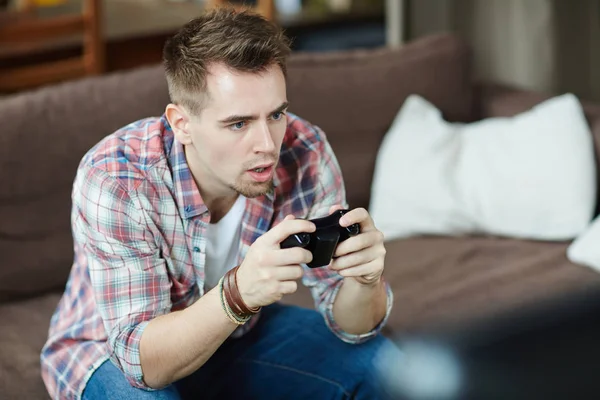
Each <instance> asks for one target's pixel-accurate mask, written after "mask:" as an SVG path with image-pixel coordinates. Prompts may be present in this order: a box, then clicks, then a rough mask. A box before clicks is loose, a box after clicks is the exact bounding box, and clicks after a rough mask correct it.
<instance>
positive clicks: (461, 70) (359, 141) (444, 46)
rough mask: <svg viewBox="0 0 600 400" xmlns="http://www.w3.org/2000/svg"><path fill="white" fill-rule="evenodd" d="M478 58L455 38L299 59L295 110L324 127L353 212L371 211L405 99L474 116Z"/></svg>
mask: <svg viewBox="0 0 600 400" xmlns="http://www.w3.org/2000/svg"><path fill="white" fill-rule="evenodd" d="M470 62H471V56H470V51H469V49H468V47H467V46H466V45H465V43H464V42H463V41H461V40H460V39H458V38H457V37H456V36H453V35H450V34H440V35H435V36H429V37H424V38H422V39H419V40H416V41H414V42H411V43H409V44H406V45H405V46H404V47H402V48H400V49H397V50H389V49H379V50H375V51H373V50H367V51H353V52H340V53H330V54H297V55H296V57H294V58H293V59H292V60H291V62H290V64H289V79H288V82H289V83H288V100H289V102H290V110H291V111H293V112H295V113H296V114H298V115H300V116H301V117H303V118H305V119H307V120H309V121H310V122H312V123H314V124H316V125H319V126H320V127H321V128H322V129H323V130H324V132H325V134H326V135H327V137H328V139H329V141H330V142H331V145H332V147H333V149H334V151H335V153H336V155H337V158H338V160H339V162H340V165H341V168H342V173H343V175H344V179H345V183H346V191H347V198H348V202H349V204H350V206H351V207H368V205H369V198H370V188H371V180H372V177H373V171H374V168H375V158H376V155H377V150H378V148H379V145H380V143H381V140H382V139H383V136H384V135H385V133H386V132H387V130H388V128H389V127H390V125H391V123H392V121H393V119H394V118H395V116H396V114H397V113H398V111H399V109H400V107H401V105H402V104H403V103H404V100H405V99H406V98H407V97H408V95H409V94H419V95H421V96H423V97H425V98H426V99H428V100H429V101H430V102H432V103H433V104H435V105H436V106H437V107H438V108H439V109H440V110H441V111H442V113H443V114H444V117H445V118H447V119H448V120H451V121H469V120H471V119H472V118H473V100H472V85H471V84H472V80H471V67H470Z"/></svg>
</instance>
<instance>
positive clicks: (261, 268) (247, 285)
mask: <svg viewBox="0 0 600 400" xmlns="http://www.w3.org/2000/svg"><path fill="white" fill-rule="evenodd" d="M314 231H315V225H314V224H313V223H312V222H310V221H307V220H303V219H294V217H293V216H291V215H288V216H287V217H285V219H284V220H283V221H282V222H281V223H279V224H278V225H277V226H275V227H273V228H271V229H270V230H269V231H268V232H266V233H265V234H264V235H262V236H261V237H259V238H258V239H256V241H255V242H254V243H253V244H252V246H250V249H249V250H248V253H247V254H246V258H245V259H244V261H243V262H242V264H241V265H240V268H239V269H238V271H237V280H238V287H239V289H240V294H241V296H242V299H243V300H244V302H245V303H246V305H247V306H248V307H250V308H256V307H262V306H267V305H269V304H272V303H274V302H276V301H279V300H281V298H282V297H283V295H284V294H291V293H294V292H295V291H296V290H297V289H298V284H297V282H296V281H297V280H298V279H300V278H301V277H302V274H303V269H302V267H301V266H300V264H305V263H309V262H310V261H311V260H312V254H311V253H310V251H308V250H306V249H303V248H301V247H293V248H289V249H281V248H280V247H279V244H280V243H281V242H282V241H283V240H285V239H286V238H287V237H288V236H289V235H292V234H295V233H300V232H314Z"/></svg>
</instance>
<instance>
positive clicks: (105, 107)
mask: <svg viewBox="0 0 600 400" xmlns="http://www.w3.org/2000/svg"><path fill="white" fill-rule="evenodd" d="M167 102H168V92H167V87H166V81H165V79H164V77H163V72H162V68H161V67H158V66H154V67H150V68H142V69H139V70H136V71H130V72H125V73H119V74H114V75H111V76H108V77H98V78H89V79H84V80H82V81H73V82H68V83H65V84H61V85H56V86H51V87H46V88H42V89H38V90H35V91H31V92H26V93H22V94H18V95H13V96H8V97H5V98H2V99H0V118H1V119H2V120H3V121H6V123H5V124H4V126H3V129H2V132H1V133H0V221H2V223H1V225H0V254H2V255H3V256H2V261H1V262H0V301H2V300H6V299H7V298H10V297H14V296H19V295H28V294H32V293H37V292H39V291H43V290H49V289H53V288H57V287H59V286H61V285H63V284H64V282H65V279H66V276H67V274H68V271H69V268H70V266H71V262H72V247H73V245H72V240H71V230H70V223H69V222H70V221H69V218H70V217H69V212H70V193H71V185H72V182H73V178H74V175H75V170H76V168H77V164H78V162H79V160H80V159H81V157H82V156H83V154H84V153H85V152H86V151H87V150H88V149H89V148H90V147H91V146H93V145H94V144H95V143H96V142H98V141H99V140H100V139H101V138H102V137H104V136H106V135H108V134H110V133H111V132H112V131H114V130H115V129H117V128H119V127H121V126H122V125H124V124H127V123H129V122H132V121H134V120H136V119H139V118H143V117H147V116H150V115H160V114H161V113H162V112H163V110H164V107H165V105H166V104H167Z"/></svg>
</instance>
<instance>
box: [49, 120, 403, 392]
mask: <svg viewBox="0 0 600 400" xmlns="http://www.w3.org/2000/svg"><path fill="white" fill-rule="evenodd" d="M274 184H275V187H274V190H273V191H272V192H271V193H268V194H267V195H264V196H261V197H258V198H253V199H248V201H247V203H246V209H245V213H244V216H243V221H242V234H241V243H240V248H239V261H240V262H241V260H243V258H244V256H245V254H246V252H247V251H248V248H249V246H250V245H251V244H252V243H253V242H254V241H255V240H256V239H257V238H258V237H259V236H260V235H262V234H263V233H265V232H266V231H268V230H269V229H270V227H271V226H272V225H274V224H276V223H278V222H279V221H281V220H282V219H283V218H284V217H285V215H287V214H294V215H295V216H296V217H297V218H314V217H321V216H324V215H327V214H328V213H329V208H330V206H332V205H335V204H342V205H343V206H345V207H347V204H346V200H345V190H344V184H343V180H342V175H341V171H340V168H339V165H338V163H337V160H336V158H335V156H334V154H333V152H332V149H331V148H330V146H329V143H328V142H327V140H326V137H325V135H324V133H323V132H322V131H321V130H320V129H319V128H318V127H316V126H313V125H311V124H309V123H308V122H306V121H304V120H302V119H300V118H299V117H297V116H295V115H293V114H291V113H290V114H288V125H287V130H286V133H285V136H284V140H283V143H282V147H281V154H280V159H279V163H278V165H277V168H276V171H275V176H274ZM72 200H73V207H72V215H71V218H72V221H71V222H72V232H73V237H74V251H75V257H74V264H73V266H72V269H71V273H70V276H69V279H68V282H67V285H66V288H65V292H64V294H63V297H62V298H61V300H60V302H59V304H58V306H57V308H56V310H55V313H54V315H53V317H52V320H51V323H50V329H49V335H48V339H47V342H46V344H45V346H44V348H43V350H42V353H41V365H42V377H43V379H44V382H45V385H46V387H47V389H48V392H49V394H50V395H51V397H52V398H54V399H59V398H60V399H79V398H81V395H82V393H83V390H84V388H85V384H86V382H87V380H88V379H89V378H90V376H91V375H92V373H93V372H94V371H95V370H96V369H97V368H98V367H99V366H100V365H101V364H102V363H103V362H104V361H106V360H108V359H110V360H111V361H112V362H114V363H115V364H116V365H117V366H118V367H119V368H120V369H121V370H122V371H123V373H124V375H125V376H126V378H127V379H128V381H129V382H130V383H131V384H132V385H133V386H135V387H139V388H143V389H147V390H151V389H150V388H148V387H147V386H146V385H145V384H144V381H143V376H142V369H141V366H140V352H139V344H140V338H141V335H142V333H143V331H144V328H145V327H146V325H147V324H148V322H149V321H150V320H151V319H153V318H155V317H157V316H160V315H162V314H165V313H169V312H170V311H174V310H179V309H183V308H185V307H188V306H190V305H191V304H192V303H194V302H195V301H196V300H197V299H198V298H199V297H200V296H202V295H203V291H204V289H203V288H204V277H205V271H204V265H205V257H206V256H205V248H206V240H205V235H204V233H205V231H206V228H207V226H208V224H209V215H208V210H207V208H206V206H205V205H204V203H203V202H202V199H201V197H200V193H199V191H198V189H197V186H196V184H195V182H194V179H193V177H192V174H191V172H190V170H189V168H188V165H187V163H186V159H185V155H184V151H183V146H182V145H181V144H180V143H179V142H177V141H176V140H175V139H174V136H173V133H172V131H171V128H170V126H169V125H168V122H167V120H166V118H165V117H164V115H163V116H162V117H153V118H147V119H143V120H140V121H137V122H134V123H132V124H129V125H127V126H125V127H123V128H122V129H120V130H118V131H117V132H115V133H113V134H111V135H109V136H107V137H106V138H104V139H103V140H102V141H100V142H99V143H98V144H97V145H95V146H94V147H93V148H92V149H91V150H90V151H89V152H88V153H87V154H86V155H85V156H84V157H83V159H82V161H81V163H80V165H79V168H78V171H77V175H76V178H75V181H74V185H73V192H72ZM305 271H306V272H305V275H304V277H303V279H302V282H303V284H304V285H306V286H307V287H308V288H310V290H311V293H312V296H313V298H314V301H315V306H316V309H317V310H318V311H319V312H320V313H321V314H322V315H323V317H324V319H325V322H326V324H327V326H328V327H329V328H330V329H331V331H332V332H333V333H334V334H336V335H337V336H338V337H339V338H340V339H341V340H344V341H346V342H349V343H359V342H362V341H365V340H367V339H368V338H370V337H372V336H374V335H375V334H376V333H377V332H379V330H380V329H381V328H382V327H383V325H384V324H385V322H386V321H387V318H388V316H389V313H390V309H391V304H392V292H391V290H390V288H389V286H388V285H387V284H386V286H387V290H388V310H387V314H386V317H385V319H384V321H383V322H382V323H381V324H380V325H379V326H378V327H376V328H375V329H374V330H373V331H372V332H369V333H366V334H364V335H352V334H348V333H346V332H344V331H343V330H342V329H340V327H339V326H338V325H337V324H336V322H335V320H334V318H333V312H332V305H333V301H334V299H335V297H336V294H337V291H338V290H339V288H340V284H341V282H342V280H341V279H342V278H341V276H340V275H338V274H336V273H334V272H332V271H331V270H329V269H327V268H318V269H309V268H305ZM259 315H260V314H259ZM255 322H256V317H255V318H253V320H251V322H249V323H247V324H246V325H243V326H241V327H240V328H238V330H237V331H236V333H238V334H244V333H245V332H246V331H248V330H249V329H251V328H252V326H253V325H254V323H255Z"/></svg>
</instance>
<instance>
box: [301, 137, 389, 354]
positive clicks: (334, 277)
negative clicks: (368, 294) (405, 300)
mask: <svg viewBox="0 0 600 400" xmlns="http://www.w3.org/2000/svg"><path fill="white" fill-rule="evenodd" d="M315 129H316V130H317V133H318V134H319V136H320V141H319V143H320V152H319V155H320V157H319V162H318V163H316V164H315V168H316V171H314V174H315V175H314V176H316V177H318V178H317V179H318V183H317V190H316V193H315V201H314V203H313V205H312V207H311V209H310V212H309V214H308V218H310V219H312V218H320V217H323V216H326V215H328V214H329V209H330V208H331V207H332V206H334V205H338V204H340V205H342V206H343V207H344V208H348V207H349V206H348V203H347V201H346V189H345V186H344V180H343V177H342V172H341V168H340V166H339V164H338V161H337V159H336V157H335V154H334V153H333V149H332V148H331V145H330V144H329V142H328V141H327V139H326V137H325V134H324V133H323V132H322V131H321V130H320V129H319V128H318V127H315ZM342 282H343V277H342V276H341V275H339V274H338V273H336V272H335V271H332V270H330V269H329V268H308V267H305V274H304V277H303V283H304V285H305V286H307V287H308V288H309V289H310V291H311V293H312V296H313V299H314V301H315V306H316V308H317V310H318V311H319V312H320V313H321V314H322V315H323V317H324V319H325V323H326V324H327V326H328V327H329V329H330V330H331V331H332V332H333V333H334V334H335V335H336V336H337V337H339V338H340V339H341V340H343V341H344V342H347V343H362V342H364V341H367V340H368V339H370V338H372V337H373V336H375V335H377V334H378V333H379V332H380V331H381V329H382V328H383V327H384V326H385V324H386V323H387V320H388V318H389V316H390V313H391V310H392V304H393V292H392V290H391V287H390V285H389V284H388V283H387V282H385V281H384V284H385V288H386V292H387V309H386V314H385V317H384V319H383V320H382V321H381V322H380V323H379V324H378V325H377V326H376V327H375V328H374V329H372V330H371V331H370V332H367V333H364V334H360V335H357V334H351V333H348V332H345V331H344V330H343V329H342V328H341V327H340V326H339V325H338V324H337V323H336V322H335V318H334V316H333V303H334V302H335V299H336V297H337V294H338V291H339V290H340V287H341V286H342Z"/></svg>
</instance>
